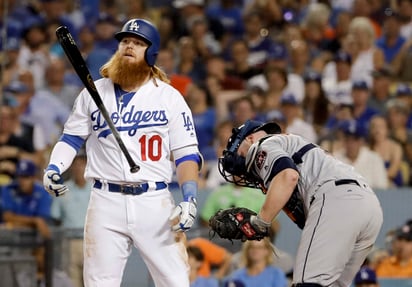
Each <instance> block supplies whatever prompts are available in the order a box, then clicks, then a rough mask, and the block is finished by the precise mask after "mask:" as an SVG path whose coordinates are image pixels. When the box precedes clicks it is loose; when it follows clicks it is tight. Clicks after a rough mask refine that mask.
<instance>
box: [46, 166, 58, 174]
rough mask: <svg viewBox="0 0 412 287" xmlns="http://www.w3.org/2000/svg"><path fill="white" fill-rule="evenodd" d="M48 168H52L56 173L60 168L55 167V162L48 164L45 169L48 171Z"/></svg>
mask: <svg viewBox="0 0 412 287" xmlns="http://www.w3.org/2000/svg"><path fill="white" fill-rule="evenodd" d="M49 170H54V171H56V172H57V173H58V174H60V169H59V168H58V167H57V165H55V164H49V165H48V166H47V168H46V171H49Z"/></svg>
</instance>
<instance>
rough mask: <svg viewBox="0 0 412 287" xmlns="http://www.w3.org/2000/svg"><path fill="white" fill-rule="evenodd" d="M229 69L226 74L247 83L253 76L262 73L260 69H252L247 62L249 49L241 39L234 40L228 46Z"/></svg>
mask: <svg viewBox="0 0 412 287" xmlns="http://www.w3.org/2000/svg"><path fill="white" fill-rule="evenodd" d="M230 51H231V53H230V55H231V59H230V69H228V72H227V73H228V74H229V75H231V76H234V77H238V78H240V79H242V80H243V81H244V82H247V81H248V80H249V79H250V78H252V77H253V76H256V75H258V74H261V73H262V69H260V68H257V67H253V66H251V65H250V64H249V62H248V57H249V48H248V45H247V43H246V41H244V40H243V39H239V40H235V41H233V42H232V43H231V45H230Z"/></svg>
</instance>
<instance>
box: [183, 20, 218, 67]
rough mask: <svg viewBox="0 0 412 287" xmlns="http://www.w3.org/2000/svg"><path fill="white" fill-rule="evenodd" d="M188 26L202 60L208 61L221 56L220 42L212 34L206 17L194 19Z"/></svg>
mask: <svg viewBox="0 0 412 287" xmlns="http://www.w3.org/2000/svg"><path fill="white" fill-rule="evenodd" d="M188 25H189V27H188V28H189V36H190V37H191V38H192V39H193V42H194V45H195V47H196V52H197V54H198V55H199V57H200V58H202V59H207V58H208V57H210V56H212V55H219V54H220V52H221V46H220V42H219V41H218V40H216V38H215V37H214V35H213V33H211V32H210V30H209V27H208V21H207V18H206V16H204V15H199V16H196V17H192V18H191V20H190V21H189V23H188Z"/></svg>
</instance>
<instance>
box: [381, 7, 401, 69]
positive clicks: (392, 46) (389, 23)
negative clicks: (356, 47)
mask: <svg viewBox="0 0 412 287" xmlns="http://www.w3.org/2000/svg"><path fill="white" fill-rule="evenodd" d="M405 42H406V39H405V38H404V37H403V36H402V35H401V20H400V15H399V14H398V12H396V11H394V10H392V9H386V10H385V13H384V20H383V35H382V36H381V37H380V38H378V39H377V40H376V46H377V47H379V48H380V49H382V52H383V55H384V59H385V64H391V63H392V61H393V59H394V58H395V56H396V54H398V52H399V50H400V49H401V47H402V46H403V44H404V43H405Z"/></svg>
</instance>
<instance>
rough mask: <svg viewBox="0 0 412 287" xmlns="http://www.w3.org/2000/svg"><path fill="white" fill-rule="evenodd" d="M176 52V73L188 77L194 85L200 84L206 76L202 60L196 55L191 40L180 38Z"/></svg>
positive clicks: (189, 38)
mask: <svg viewBox="0 0 412 287" xmlns="http://www.w3.org/2000/svg"><path fill="white" fill-rule="evenodd" d="M178 51H179V54H178V59H179V60H178V63H177V66H176V72H177V73H179V74H182V75H186V76H188V77H190V78H191V79H192V81H193V82H194V83H201V82H202V81H203V79H204V78H205V76H206V71H205V69H204V59H202V58H201V57H200V56H199V55H198V54H197V50H196V46H195V42H194V40H193V38H191V37H189V36H185V37H182V38H180V39H179V42H178Z"/></svg>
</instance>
